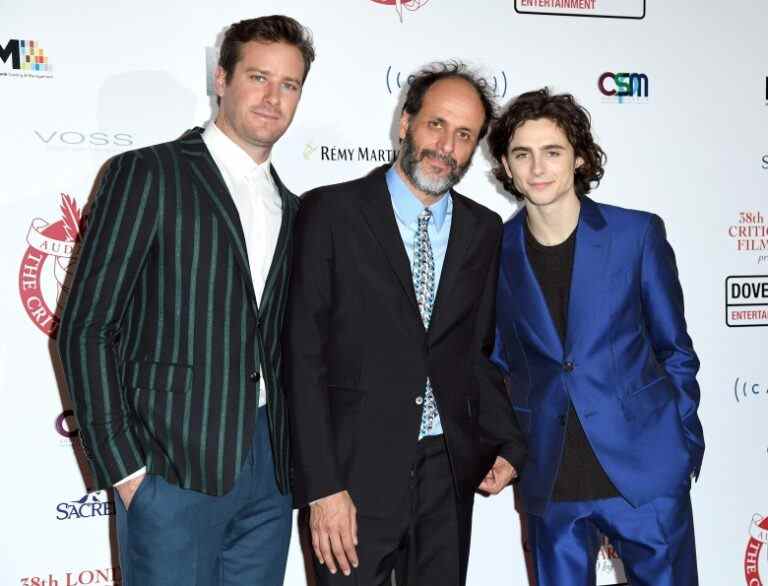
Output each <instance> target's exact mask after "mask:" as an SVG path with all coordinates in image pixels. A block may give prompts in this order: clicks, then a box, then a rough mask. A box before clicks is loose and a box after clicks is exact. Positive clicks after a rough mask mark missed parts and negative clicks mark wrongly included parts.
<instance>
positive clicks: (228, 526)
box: [115, 408, 292, 586]
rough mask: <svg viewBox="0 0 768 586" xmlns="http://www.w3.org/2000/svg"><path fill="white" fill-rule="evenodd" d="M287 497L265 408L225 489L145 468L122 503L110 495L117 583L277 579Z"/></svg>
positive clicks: (213, 584) (262, 584)
mask: <svg viewBox="0 0 768 586" xmlns="http://www.w3.org/2000/svg"><path fill="white" fill-rule="evenodd" d="M291 505H292V502H291V497H290V495H281V494H280V493H279V491H278V490H277V485H276V483H275V473H274V465H273V462H272V449H271V447H270V440H269V432H268V426H267V413H266V409H264V408H262V409H259V414H258V426H257V429H256V433H255V434H254V441H253V444H252V447H251V453H250V455H249V457H248V461H247V463H246V465H245V466H244V467H243V470H242V471H241V472H240V475H239V477H238V479H237V482H236V483H235V486H234V488H233V489H232V490H231V491H230V492H229V493H227V494H226V495H224V496H210V495H205V494H202V493H199V492H196V491H192V490H185V489H182V488H179V487H178V486H175V485H172V484H170V483H168V482H166V481H165V480H164V479H163V478H162V477H160V476H156V475H151V474H150V475H147V476H146V477H145V478H144V480H143V481H142V483H141V484H140V485H139V488H138V490H137V491H136V494H135V495H134V497H133V500H132V501H131V504H130V506H129V508H128V510H127V511H126V510H125V507H124V506H123V502H122V499H120V497H119V496H118V495H115V507H116V513H117V539H118V544H119V547H120V567H121V570H122V575H123V585H124V586H160V585H163V586H176V585H178V586H234V585H235V584H237V585H242V584H247V585H249V586H281V585H282V583H283V578H284V576H285V564H286V559H287V556H288V544H289V541H290V537H291V524H292V515H291Z"/></svg>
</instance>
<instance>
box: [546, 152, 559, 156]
mask: <svg viewBox="0 0 768 586" xmlns="http://www.w3.org/2000/svg"><path fill="white" fill-rule="evenodd" d="M547 154H548V155H549V156H550V157H559V156H560V151H549V152H548V153H547Z"/></svg>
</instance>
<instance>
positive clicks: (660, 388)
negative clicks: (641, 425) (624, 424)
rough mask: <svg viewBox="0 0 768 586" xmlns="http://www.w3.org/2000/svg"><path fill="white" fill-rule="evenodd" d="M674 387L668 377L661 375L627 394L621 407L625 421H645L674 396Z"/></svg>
mask: <svg viewBox="0 0 768 586" xmlns="http://www.w3.org/2000/svg"><path fill="white" fill-rule="evenodd" d="M674 393H675V389H674V387H673V386H672V383H671V382H670V381H669V379H668V377H666V376H663V377H660V378H657V379H656V380H654V381H652V382H650V383H648V384H647V385H643V386H642V387H640V388H639V389H635V390H633V391H631V392H630V393H629V394H627V395H626V396H625V397H624V398H623V399H622V400H621V408H622V410H623V411H624V417H625V418H626V420H627V421H634V420H637V421H639V422H643V421H645V420H646V419H647V418H648V417H649V416H650V415H652V414H654V413H656V412H658V411H660V410H661V409H662V408H663V407H664V406H665V405H666V404H667V403H669V402H670V401H671V400H672V399H673V398H674Z"/></svg>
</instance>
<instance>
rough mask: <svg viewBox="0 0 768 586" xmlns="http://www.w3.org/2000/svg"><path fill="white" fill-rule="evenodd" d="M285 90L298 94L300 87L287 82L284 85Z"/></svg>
mask: <svg viewBox="0 0 768 586" xmlns="http://www.w3.org/2000/svg"><path fill="white" fill-rule="evenodd" d="M283 89H284V90H288V91H289V92H297V91H299V86H298V85H297V84H295V83H290V82H286V83H284V84H283Z"/></svg>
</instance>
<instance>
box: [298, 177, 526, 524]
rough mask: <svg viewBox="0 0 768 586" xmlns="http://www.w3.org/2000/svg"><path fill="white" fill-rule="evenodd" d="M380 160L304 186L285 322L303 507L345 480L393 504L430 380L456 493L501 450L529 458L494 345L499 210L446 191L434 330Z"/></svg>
mask: <svg viewBox="0 0 768 586" xmlns="http://www.w3.org/2000/svg"><path fill="white" fill-rule="evenodd" d="M385 171H386V169H384V168H381V169H378V170H376V171H374V172H373V173H372V174H371V175H369V176H367V177H365V178H362V179H358V180H356V181H351V182H348V183H342V184H339V185H334V186H330V187H322V188H319V189H316V190H313V191H311V192H309V193H307V194H306V195H305V196H304V197H303V199H302V206H301V209H300V211H299V214H298V217H297V224H296V235H295V246H296V254H295V255H294V260H293V275H292V279H293V280H292V286H291V291H290V292H289V305H288V314H287V318H286V319H287V321H286V336H285V355H286V371H285V373H286V376H285V379H286V391H287V396H288V399H289V402H290V406H291V409H290V417H291V427H292V430H293V433H292V437H293V446H294V457H295V478H294V495H295V499H296V503H297V504H298V505H301V504H305V503H307V502H309V501H312V500H315V499H317V498H320V497H323V496H327V495H329V494H332V493H334V492H337V491H340V490H343V489H347V490H348V491H349V492H350V494H351V496H352V499H353V500H354V501H355V503H356V505H357V507H358V510H359V511H360V512H362V513H363V514H369V515H371V514H373V515H376V514H381V515H385V514H388V513H389V512H390V511H391V510H392V509H393V508H394V506H395V505H396V504H397V503H398V501H399V500H400V499H401V498H402V496H403V495H404V491H405V490H406V489H407V484H408V477H409V468H410V466H411V463H412V461H413V458H414V456H415V450H416V445H417V441H418V432H419V421H420V414H421V411H420V407H419V405H418V404H417V403H416V401H415V400H416V398H417V397H420V396H421V395H422V394H423V393H424V385H425V382H426V380H427V377H428V376H429V377H430V379H431V381H432V384H433V387H434V393H435V396H436V399H437V403H438V408H439V411H440V417H441V421H442V424H443V429H444V431H445V436H446V440H447V445H448V450H449V454H450V459H451V463H452V470H453V474H454V479H455V486H456V490H457V493H458V495H459V497H464V498H466V497H470V496H471V495H472V494H473V491H474V490H475V488H476V487H477V485H478V484H479V483H480V481H481V480H482V478H483V476H484V474H485V473H486V472H487V471H488V469H489V467H490V466H491V464H492V463H493V460H494V458H495V456H496V455H497V454H501V455H503V456H505V457H506V458H507V459H508V460H509V461H510V462H511V463H512V464H513V465H515V466H516V467H520V466H521V464H522V462H523V459H524V454H525V449H524V446H523V442H522V439H521V434H520V432H519V430H518V428H517V425H516V422H515V418H514V414H513V411H512V409H511V406H510V402H509V400H508V397H507V394H506V391H505V389H504V385H503V381H502V377H501V375H500V373H499V371H497V369H496V368H495V366H493V365H492V364H491V362H490V361H489V359H488V357H489V354H490V352H491V350H492V348H493V334H494V300H495V283H496V277H497V273H498V258H499V246H500V240H501V220H500V218H499V217H498V215H496V214H495V213H493V212H491V211H490V210H488V209H486V208H484V207H482V206H480V205H479V204H476V203H474V202H473V201H471V200H469V199H467V198H465V197H463V196H461V195H459V194H457V193H455V192H454V193H453V194H452V197H453V202H454V207H453V218H452V221H451V233H450V240H449V244H448V250H447V252H446V258H445V263H444V265H443V271H442V275H441V280H440V283H439V287H438V290H437V298H436V301H435V306H434V309H433V313H432V320H431V326H430V328H429V331H425V330H424V326H423V324H422V320H421V317H420V316H419V311H418V305H417V302H416V297H415V294H414V290H413V284H412V278H411V268H410V264H409V261H408V256H407V254H406V251H405V247H404V245H403V242H402V239H401V237H400V233H399V231H398V228H397V225H396V221H395V217H394V211H393V208H392V204H391V198H390V194H389V191H388V189H387V186H386V180H385Z"/></svg>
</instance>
